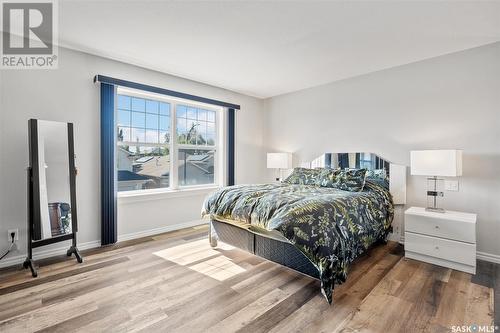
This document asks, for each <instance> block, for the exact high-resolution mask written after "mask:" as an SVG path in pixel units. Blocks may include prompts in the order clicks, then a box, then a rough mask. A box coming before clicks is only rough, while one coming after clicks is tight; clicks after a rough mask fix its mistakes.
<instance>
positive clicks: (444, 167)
mask: <svg viewBox="0 0 500 333" xmlns="http://www.w3.org/2000/svg"><path fill="white" fill-rule="evenodd" d="M410 161H411V162H410V165H411V174H412V175H415V176H429V178H427V180H428V182H433V183H434V186H433V187H432V188H430V189H428V190H427V197H428V198H429V199H431V200H430V201H431V205H429V203H428V204H427V206H428V207H427V208H426V210H428V211H433V212H439V213H444V212H445V210H444V209H443V208H440V207H438V205H437V197H443V196H444V193H443V191H439V190H438V185H437V183H438V181H442V180H443V179H441V178H438V177H458V176H461V175H462V151H461V150H416V151H412V152H410ZM428 202H429V200H428Z"/></svg>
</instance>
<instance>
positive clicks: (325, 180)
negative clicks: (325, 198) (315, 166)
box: [316, 168, 340, 187]
mask: <svg viewBox="0 0 500 333" xmlns="http://www.w3.org/2000/svg"><path fill="white" fill-rule="evenodd" d="M319 170H320V172H319V175H318V178H317V180H316V185H318V186H322V187H334V186H333V184H335V182H336V181H337V176H338V175H339V174H340V169H327V168H321V169H319Z"/></svg>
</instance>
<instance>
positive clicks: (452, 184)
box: [444, 180, 458, 192]
mask: <svg viewBox="0 0 500 333" xmlns="http://www.w3.org/2000/svg"><path fill="white" fill-rule="evenodd" d="M444 189H445V190H446V191H451V192H458V180H445V182H444Z"/></svg>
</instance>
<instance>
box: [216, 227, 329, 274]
mask: <svg viewBox="0 0 500 333" xmlns="http://www.w3.org/2000/svg"><path fill="white" fill-rule="evenodd" d="M209 241H210V246H212V247H216V246H217V241H221V242H223V243H226V244H229V245H232V246H234V247H237V248H239V249H241V250H244V251H247V252H250V253H252V254H254V255H256V256H259V257H262V258H264V259H267V260H270V261H273V262H275V263H278V264H280V265H283V266H286V267H288V268H291V269H293V270H296V271H298V272H300V273H302V274H306V275H308V276H310V277H313V278H315V279H319V272H318V269H317V268H316V266H314V264H313V263H312V262H311V261H310V260H309V259H308V258H307V257H306V256H305V255H304V254H303V253H302V252H300V251H299V250H298V249H297V248H296V247H295V246H294V245H292V244H291V243H288V242H284V241H280V240H277V239H274V238H270V237H266V236H264V235H261V234H257V233H254V232H252V231H251V230H247V229H244V228H241V227H238V226H235V225H232V224H229V223H224V222H220V221H217V220H216V219H211V221H210V231H209Z"/></svg>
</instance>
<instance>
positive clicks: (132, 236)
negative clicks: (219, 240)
mask: <svg viewBox="0 0 500 333" xmlns="http://www.w3.org/2000/svg"><path fill="white" fill-rule="evenodd" d="M202 224H208V221H207V220H195V221H190V222H184V223H178V224H172V225H167V226H164V227H160V228H154V229H149V230H144V231H138V232H132V233H129V234H123V235H118V242H123V241H127V240H131V239H137V238H141V237H147V236H153V235H158V234H162V233H164V232H169V231H174V230H179V229H184V228H190V227H195V226H197V225H202Z"/></svg>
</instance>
